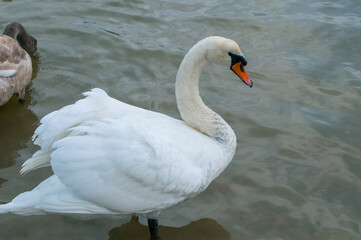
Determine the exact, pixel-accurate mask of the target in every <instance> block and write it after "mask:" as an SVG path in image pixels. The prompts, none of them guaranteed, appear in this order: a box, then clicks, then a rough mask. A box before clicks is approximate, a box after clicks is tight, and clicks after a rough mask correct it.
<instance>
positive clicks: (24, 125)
mask: <svg viewBox="0 0 361 240" xmlns="http://www.w3.org/2000/svg"><path fill="white" fill-rule="evenodd" d="M30 92H31V90H30V91H27V93H26V95H25V104H24V105H21V104H20V103H19V102H18V100H17V97H12V98H11V99H10V101H9V102H7V103H6V104H5V105H4V106H1V107H0V132H1V148H0V156H1V158H0V168H7V167H10V166H11V165H14V164H15V159H16V157H17V156H18V155H17V151H18V150H20V149H22V148H24V147H25V143H26V142H27V141H28V140H29V139H30V138H31V136H32V135H33V133H34V130H35V128H36V124H35V123H36V122H37V121H38V118H37V116H36V115H35V114H34V113H33V112H32V111H31V110H29V109H27V107H28V105H29V104H30V102H31V97H30Z"/></svg>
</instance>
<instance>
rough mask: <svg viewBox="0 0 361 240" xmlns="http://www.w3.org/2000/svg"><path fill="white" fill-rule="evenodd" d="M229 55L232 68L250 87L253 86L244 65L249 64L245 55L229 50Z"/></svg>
mask: <svg viewBox="0 0 361 240" xmlns="http://www.w3.org/2000/svg"><path fill="white" fill-rule="evenodd" d="M228 55H229V56H230V57H231V60H232V63H231V70H232V71H233V72H234V73H235V74H236V75H237V76H238V77H239V78H240V79H241V80H242V81H243V82H244V83H245V84H247V85H248V86H249V87H252V86H253V82H252V81H251V79H250V78H249V77H248V74H247V73H246V70H245V69H244V66H246V65H247V60H246V59H245V58H244V56H243V55H238V54H234V53H231V52H229V53H228Z"/></svg>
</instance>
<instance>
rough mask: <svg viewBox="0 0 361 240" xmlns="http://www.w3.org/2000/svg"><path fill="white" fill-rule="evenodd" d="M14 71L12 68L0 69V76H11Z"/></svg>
mask: <svg viewBox="0 0 361 240" xmlns="http://www.w3.org/2000/svg"><path fill="white" fill-rule="evenodd" d="M15 73H16V70H14V69H8V70H0V77H12V76H14V75H15Z"/></svg>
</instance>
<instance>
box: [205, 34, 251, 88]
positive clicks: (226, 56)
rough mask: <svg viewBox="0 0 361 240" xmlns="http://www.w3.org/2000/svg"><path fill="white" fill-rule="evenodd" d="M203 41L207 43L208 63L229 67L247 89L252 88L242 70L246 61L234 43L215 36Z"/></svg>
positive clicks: (249, 80)
mask: <svg viewBox="0 0 361 240" xmlns="http://www.w3.org/2000/svg"><path fill="white" fill-rule="evenodd" d="M204 41H205V42H207V44H206V46H207V54H206V56H207V59H208V61H210V62H215V63H218V64H221V65H225V66H229V67H230V69H231V70H232V71H233V72H234V73H235V74H236V75H237V76H238V77H239V78H240V79H241V80H242V81H243V82H244V83H245V84H247V85H248V86H249V87H252V86H253V83H252V81H251V79H250V78H249V77H248V75H247V73H246V70H245V68H244V67H245V66H246V65H247V60H246V58H245V57H244V55H243V53H242V51H241V49H240V48H239V46H238V44H237V43H236V42H235V41H233V40H231V39H227V38H223V37H217V36H213V37H208V38H206V39H204Z"/></svg>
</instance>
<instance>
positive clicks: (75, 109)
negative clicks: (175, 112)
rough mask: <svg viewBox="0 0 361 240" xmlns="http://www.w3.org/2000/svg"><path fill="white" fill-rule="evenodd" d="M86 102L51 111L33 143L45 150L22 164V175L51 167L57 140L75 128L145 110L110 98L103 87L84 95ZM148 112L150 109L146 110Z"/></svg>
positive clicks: (41, 150) (36, 132)
mask: <svg viewBox="0 0 361 240" xmlns="http://www.w3.org/2000/svg"><path fill="white" fill-rule="evenodd" d="M83 95H84V96H85V98H84V99H81V100H79V101H77V102H76V103H74V104H71V105H68V106H65V107H63V108H61V109H59V110H57V111H54V112H51V113H49V114H48V115H46V116H45V117H43V118H42V119H41V120H40V126H39V127H38V128H37V129H36V130H35V133H34V135H33V141H34V143H35V144H36V145H38V146H40V147H41V149H40V150H39V151H37V152H36V153H35V154H34V155H33V156H32V157H31V158H30V159H28V160H27V161H25V162H24V164H23V165H22V169H21V171H20V172H21V173H22V174H24V173H27V172H29V171H32V170H35V169H37V168H40V167H45V166H49V165H50V154H51V153H52V151H53V148H52V145H53V143H54V142H55V141H56V140H59V139H62V138H64V137H66V136H67V135H68V134H69V132H68V131H67V130H68V129H70V128H71V127H75V126H77V125H79V124H81V123H82V122H84V121H87V120H100V119H103V118H114V117H119V116H121V115H122V114H124V113H127V112H132V111H142V109H141V108H137V107H133V106H130V105H128V104H125V103H123V102H120V101H118V100H116V99H113V98H111V97H109V96H108V95H107V93H106V92H105V91H104V90H102V89H99V88H94V89H92V90H91V91H89V92H85V93H83ZM143 111H146V110H143Z"/></svg>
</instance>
